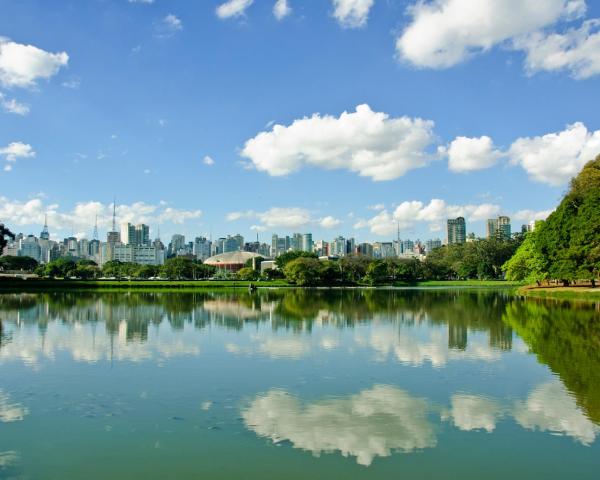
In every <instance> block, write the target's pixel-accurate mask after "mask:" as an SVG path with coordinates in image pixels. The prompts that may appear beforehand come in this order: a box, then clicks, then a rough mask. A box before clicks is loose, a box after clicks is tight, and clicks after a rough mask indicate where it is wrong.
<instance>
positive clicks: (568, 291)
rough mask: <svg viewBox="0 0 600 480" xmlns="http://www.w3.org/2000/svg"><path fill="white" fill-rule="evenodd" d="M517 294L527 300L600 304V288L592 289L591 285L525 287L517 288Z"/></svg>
mask: <svg viewBox="0 0 600 480" xmlns="http://www.w3.org/2000/svg"><path fill="white" fill-rule="evenodd" d="M517 293H518V294H519V295H523V296H525V297H529V298H545V299H554V300H579V301H588V302H600V288H598V287H597V286H596V287H592V285H591V284H590V285H576V286H570V287H563V286H559V285H546V286H537V285H527V286H522V287H520V288H518V289H517Z"/></svg>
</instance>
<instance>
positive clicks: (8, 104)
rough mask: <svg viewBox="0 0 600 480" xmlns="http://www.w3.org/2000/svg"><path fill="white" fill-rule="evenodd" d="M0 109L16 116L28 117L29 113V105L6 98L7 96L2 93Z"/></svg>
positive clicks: (0, 95) (0, 94)
mask: <svg viewBox="0 0 600 480" xmlns="http://www.w3.org/2000/svg"><path fill="white" fill-rule="evenodd" d="M0 107H1V108H2V109H3V110H4V111H5V112H7V113H14V114H16V115H27V114H28V113H29V105H25V104H24V103H19V102H17V101H16V100H15V99H14V98H6V95H4V94H3V93H2V92H0Z"/></svg>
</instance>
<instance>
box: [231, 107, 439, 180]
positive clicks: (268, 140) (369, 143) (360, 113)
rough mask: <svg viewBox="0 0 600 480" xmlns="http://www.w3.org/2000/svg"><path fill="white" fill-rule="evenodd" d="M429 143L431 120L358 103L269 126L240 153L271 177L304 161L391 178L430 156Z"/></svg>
mask: <svg viewBox="0 0 600 480" xmlns="http://www.w3.org/2000/svg"><path fill="white" fill-rule="evenodd" d="M433 141H434V134H433V122H432V121H429V120H422V119H420V118H415V119H413V118H409V117H398V118H390V116H389V115H388V114H386V113H382V112H373V111H372V110H371V108H370V107H369V106H368V105H359V106H357V107H356V111H355V112H344V113H342V114H341V115H340V117H339V118H336V117H333V116H329V115H326V116H321V115H319V114H314V115H313V116H312V117H310V118H307V117H305V118H302V119H299V120H295V121H294V122H292V124H291V125H289V126H283V125H275V126H274V127H273V129H272V130H271V131H267V132H261V133H259V134H258V135H256V136H255V137H254V138H251V139H250V140H248V141H247V142H246V144H245V146H244V148H243V150H242V156H244V157H246V158H248V159H249V160H250V161H251V162H252V164H253V165H254V167H255V168H257V169H258V170H260V171H265V172H267V173H269V174H270V175H274V176H279V175H287V174H289V173H292V172H295V171H297V170H299V169H300V168H302V166H304V165H309V166H316V167H321V168H325V169H342V168H344V169H348V170H350V171H352V172H357V173H359V174H360V175H362V176H366V177H371V178H372V179H373V180H391V179H394V178H398V177H401V176H402V175H404V174H405V173H406V172H408V171H409V170H412V169H415V168H419V167H423V166H425V165H426V164H427V163H428V162H429V161H430V160H431V159H432V155H430V154H428V153H427V151H426V150H427V148H428V147H429V146H430V145H431V144H432V143H433Z"/></svg>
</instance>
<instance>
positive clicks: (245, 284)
mask: <svg viewBox="0 0 600 480" xmlns="http://www.w3.org/2000/svg"><path fill="white" fill-rule="evenodd" d="M250 284H252V285H253V286H256V287H257V288H299V287H297V286H296V285H292V284H290V283H288V282H286V281H285V280H273V281H257V282H249V281H241V280H240V281H224V280H172V281H169V280H160V281H144V280H122V281H117V280H49V279H43V280H40V279H28V280H21V279H10V280H6V279H4V280H1V281H0V293H1V292H19V291H24V292H31V291H47V290H63V291H64V290H68V291H72V290H128V291H131V290H160V291H168V290H172V291H181V290H198V289H220V288H245V289H247V288H249V286H250ZM519 285H520V283H518V282H507V281H497V280H496V281H488V280H448V281H438V280H429V281H422V282H414V283H407V282H397V283H395V284H393V285H381V286H378V287H367V286H361V285H349V286H347V287H346V288H428V287H432V288H448V287H449V288H457V287H460V288H515V287H518V286H519ZM337 287H339V286H331V287H330V288H337ZM300 288H301V287H300ZM324 288H328V287H327V286H324Z"/></svg>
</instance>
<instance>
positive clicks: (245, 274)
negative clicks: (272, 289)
mask: <svg viewBox="0 0 600 480" xmlns="http://www.w3.org/2000/svg"><path fill="white" fill-rule="evenodd" d="M236 276H237V278H239V279H240V280H248V281H254V280H258V277H259V276H260V274H259V272H258V271H257V270H254V269H253V268H252V267H244V268H242V269H240V270H239V271H238V272H237V274H236Z"/></svg>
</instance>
